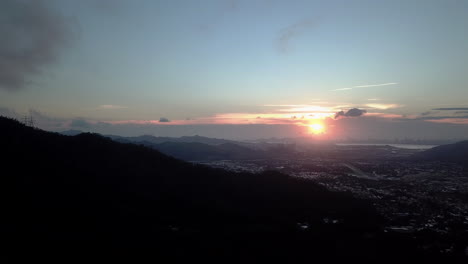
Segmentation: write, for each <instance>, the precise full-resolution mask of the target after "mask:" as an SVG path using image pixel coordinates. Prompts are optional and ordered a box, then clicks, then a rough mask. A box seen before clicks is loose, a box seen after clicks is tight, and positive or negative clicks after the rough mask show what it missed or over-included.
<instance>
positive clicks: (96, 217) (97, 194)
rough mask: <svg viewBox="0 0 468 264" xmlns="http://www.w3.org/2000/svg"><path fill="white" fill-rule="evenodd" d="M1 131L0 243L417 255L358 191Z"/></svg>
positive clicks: (240, 257)
mask: <svg viewBox="0 0 468 264" xmlns="http://www.w3.org/2000/svg"><path fill="white" fill-rule="evenodd" d="M0 133H1V137H0V145H1V150H2V153H3V155H2V156H3V157H2V176H1V184H0V186H1V187H0V188H1V192H0V193H1V197H0V198H1V205H0V206H1V208H2V217H1V220H0V221H1V223H0V224H1V225H0V226H1V232H2V234H1V239H2V242H4V243H3V244H4V245H6V246H4V247H3V248H2V250H5V251H6V252H10V253H11V252H16V251H20V252H31V251H34V250H36V251H40V252H41V253H42V254H48V253H50V254H55V253H54V252H81V253H79V254H83V252H87V250H89V249H97V250H104V249H110V250H113V251H112V252H113V254H114V255H112V256H117V255H118V254H119V252H120V253H121V252H126V251H132V250H139V251H146V252H150V253H151V256H152V257H153V258H156V259H159V258H171V259H172V260H176V261H177V260H194V259H196V258H204V257H207V256H210V258H213V259H218V260H219V261H220V262H227V261H233V262H255V260H263V261H265V260H268V259H270V260H284V261H286V260H287V261H292V262H291V263H293V262H297V260H301V259H305V260H307V259H315V258H317V257H319V256H322V257H328V258H332V257H346V256H360V257H366V258H374V257H376V256H378V255H379V256H389V257H391V256H393V257H398V256H401V257H402V256H406V255H405V254H412V255H415V256H416V255H417V254H418V251H417V250H416V249H415V248H414V247H413V244H412V242H411V240H407V239H403V240H401V241H400V240H391V241H387V240H384V239H382V236H383V233H382V232H381V231H380V226H379V219H380V218H379V217H378V216H377V215H376V213H375V211H374V209H373V208H372V207H371V206H370V205H369V204H368V203H366V202H365V201H362V200H358V199H355V198H352V197H351V196H350V195H347V194H343V193H333V192H329V191H327V190H326V189H324V188H323V187H321V186H318V185H316V184H314V183H311V182H308V181H304V180H299V179H295V178H291V177H288V176H286V175H283V174H280V173H276V172H267V173H262V174H249V173H244V174H239V173H233V172H227V171H223V170H218V169H212V168H208V167H205V166H200V165H193V164H190V163H186V162H183V161H180V160H177V159H174V158H170V157H168V156H165V155H163V154H161V153H159V152H157V151H155V150H152V149H149V148H146V147H144V146H137V145H133V144H123V143H117V142H114V141H112V140H111V139H108V138H104V137H102V136H99V135H95V134H89V133H84V134H79V135H77V136H74V137H69V136H64V135H60V134H57V133H50V132H45V131H41V130H39V129H35V128H32V127H27V126H24V125H22V124H21V123H19V122H17V121H15V120H12V119H7V118H3V117H0ZM326 219H329V220H330V221H331V220H335V221H333V223H331V222H330V221H328V220H326ZM325 220H326V221H325ZM395 239H396V238H395ZM115 254H117V255H115ZM68 256H69V257H70V256H73V255H68Z"/></svg>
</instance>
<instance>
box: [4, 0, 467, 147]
mask: <svg viewBox="0 0 468 264" xmlns="http://www.w3.org/2000/svg"><path fill="white" fill-rule="evenodd" d="M28 2H29V4H25V3H28ZM467 11H468V2H467V1H455V0H453V1H452V0H447V1H427V0H418V1H416V0H414V1H406V0H401V1H400V0H395V1H370V0H369V1H365V0H363V1H329V0H327V1H276V0H258V1H244V0H232V1H227V0H226V1H221V0H219V1H208V0H201V1H172V0H171V1H143V0H142V1H123V0H115V1H111V0H102V1H71V0H63V1H58V0H57V1H12V0H3V1H1V2H0V18H1V21H2V22H1V25H0V34H1V35H2V41H1V43H0V71H1V72H0V114H1V115H6V116H10V117H17V118H22V117H23V116H24V115H31V116H33V117H34V120H35V123H36V125H37V126H38V127H40V128H43V129H46V130H51V131H64V130H69V129H76V130H82V131H92V132H99V133H104V134H116V135H125V136H136V135H141V134H150V135H155V136H184V135H187V136H189V135H204V136H210V137H223V138H231V139H255V138H269V137H303V136H310V137H314V138H318V139H331V140H333V139H343V138H356V139H369V138H372V139H394V138H412V139H465V138H466V135H467V134H468V104H467V102H466V98H468V89H467V86H468V75H467V74H466V72H467V68H468V65H467V64H466V62H467V61H468V52H467V50H466V47H467V46H468V35H467V34H466V28H467V27H468V16H466V13H467Z"/></svg>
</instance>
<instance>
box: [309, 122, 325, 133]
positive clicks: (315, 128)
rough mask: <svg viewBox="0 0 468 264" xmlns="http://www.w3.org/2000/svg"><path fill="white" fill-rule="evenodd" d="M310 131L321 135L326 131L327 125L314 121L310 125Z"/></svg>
mask: <svg viewBox="0 0 468 264" xmlns="http://www.w3.org/2000/svg"><path fill="white" fill-rule="evenodd" d="M309 131H310V133H312V134H314V135H320V134H324V133H325V127H324V126H323V125H322V124H320V123H313V124H310V125H309Z"/></svg>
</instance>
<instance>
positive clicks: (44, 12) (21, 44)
mask: <svg viewBox="0 0 468 264" xmlns="http://www.w3.org/2000/svg"><path fill="white" fill-rule="evenodd" d="M0 18H1V22H0V38H1V41H0V89H4V90H9V91H14V90H18V89H21V88H24V87H25V86H26V85H27V84H28V83H29V82H30V78H31V77H32V76H34V75H37V74H40V73H41V72H42V70H43V68H44V67H45V66H47V65H49V64H51V63H54V62H55V61H56V60H57V58H58V56H59V52H60V50H61V49H62V48H63V47H64V46H65V45H66V43H67V42H68V41H69V40H70V37H71V36H72V34H71V30H70V27H69V23H67V20H66V19H65V18H64V17H63V16H61V15H60V14H58V13H57V12H55V11H54V10H53V9H52V8H51V7H49V6H48V4H47V2H46V1H44V0H34V1H22V0H2V1H0Z"/></svg>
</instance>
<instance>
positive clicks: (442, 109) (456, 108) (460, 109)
mask: <svg viewBox="0 0 468 264" xmlns="http://www.w3.org/2000/svg"><path fill="white" fill-rule="evenodd" d="M432 110H438V111H457V110H459V111H464V110H468V107H449V108H434V109H432Z"/></svg>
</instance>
